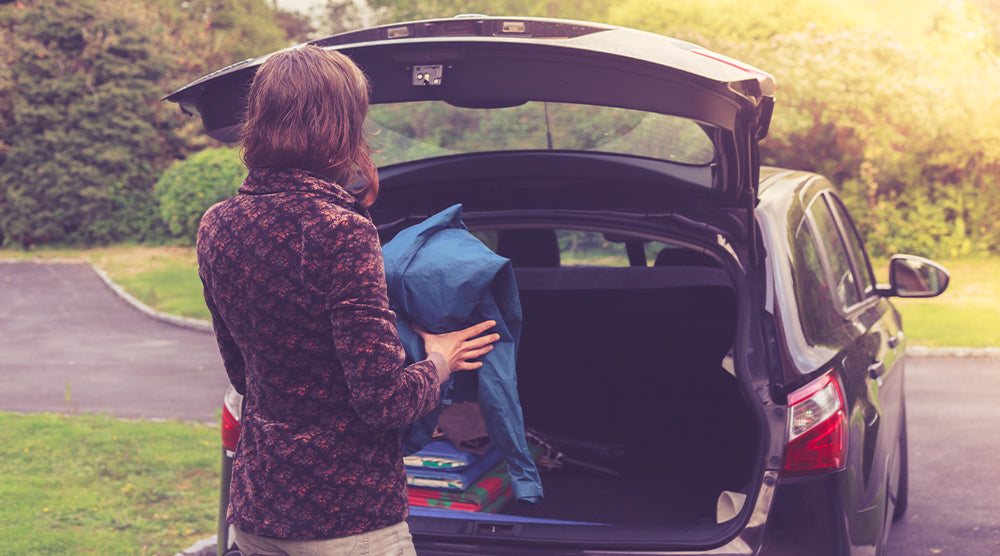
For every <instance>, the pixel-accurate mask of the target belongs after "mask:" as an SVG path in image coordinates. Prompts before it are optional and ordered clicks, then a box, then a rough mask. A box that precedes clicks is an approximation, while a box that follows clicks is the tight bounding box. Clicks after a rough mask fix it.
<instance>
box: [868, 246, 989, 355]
mask: <svg viewBox="0 0 1000 556" xmlns="http://www.w3.org/2000/svg"><path fill="white" fill-rule="evenodd" d="M942 264H944V266H945V268H947V269H948V271H949V272H950V273H951V281H950V282H949V284H948V289H947V290H946V291H945V292H944V293H943V294H941V296H939V297H934V298H930V299H895V300H894V301H893V303H894V304H895V305H896V307H898V308H899V311H900V313H901V314H902V315H903V326H904V327H905V330H906V333H907V335H908V336H909V338H910V344H911V345H922V346H929V347H989V346H1000V259H975V260H955V261H943V262H942ZM883 268H888V265H883ZM885 272H886V273H888V271H887V270H886V271H885ZM879 280H880V281H883V280H885V279H884V278H883V277H882V276H879Z"/></svg>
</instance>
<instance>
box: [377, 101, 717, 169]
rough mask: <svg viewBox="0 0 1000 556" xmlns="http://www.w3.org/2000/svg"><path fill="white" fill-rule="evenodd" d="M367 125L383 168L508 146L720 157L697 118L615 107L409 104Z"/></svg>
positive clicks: (392, 107) (382, 108)
mask: <svg viewBox="0 0 1000 556" xmlns="http://www.w3.org/2000/svg"><path fill="white" fill-rule="evenodd" d="M367 123H368V129H369V131H370V132H371V133H372V136H371V141H370V142H371V145H372V148H373V151H374V152H373V159H374V160H375V163H376V164H377V165H379V166H385V165H389V164H396V163H399V162H408V161H412V160H419V159H422V158H431V157H436V156H447V155H453V154H461V153H473V152H489V151H506V150H571V151H596V152H609V153H620V154H628V155H633V156H641V157H648V158H656V159H660V160H668V161H671V162H678V163H682V164H692V165H706V164H709V163H711V162H712V161H713V160H714V158H715V148H714V146H713V144H712V141H711V139H710V138H709V137H708V135H707V134H706V133H705V130H704V129H702V127H701V126H700V125H698V124H697V123H695V122H693V121H691V120H687V119H684V118H678V117H674V116H667V115H663V114H656V113H651V112H642V111H638V110H628V109H624V108H613V107H607V106H591V105H583V104H566V103H557V102H527V103H524V104H521V105H518V106H511V107H505V108H459V107H456V106H451V105H449V104H447V103H444V102H440V101H426V102H406V103H396V104H378V105H374V106H372V107H371V108H370V110H369V113H368V121H367Z"/></svg>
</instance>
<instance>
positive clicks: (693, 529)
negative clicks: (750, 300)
mask: <svg viewBox="0 0 1000 556" xmlns="http://www.w3.org/2000/svg"><path fill="white" fill-rule="evenodd" d="M549 232H551V231H549ZM549 232H547V233H546V234H545V235H546V237H551V239H548V240H545V241H541V240H540V238H541V235H538V234H536V233H535V232H531V233H525V234H523V237H522V238H521V240H520V241H517V242H507V241H505V240H504V235H503V232H500V234H499V238H498V237H497V236H483V237H484V238H485V239H484V241H485V242H486V243H487V244H488V245H490V246H491V247H492V248H493V249H494V250H495V251H496V252H497V253H499V254H501V255H503V256H505V257H508V258H509V259H510V260H511V262H512V264H513V266H514V271H515V276H516V279H517V284H518V292H519V296H520V303H521V311H522V317H523V319H522V328H521V337H520V345H519V349H518V355H517V380H518V393H519V397H520V402H521V407H522V410H523V414H524V422H525V426H526V428H527V429H528V432H529V445H531V444H533V440H537V439H538V438H540V439H542V440H543V441H545V443H547V444H548V445H549V446H551V447H552V448H553V449H554V451H551V452H548V453H545V445H544V444H542V446H543V447H542V448H537V450H539V451H542V452H543V453H545V455H548V456H552V455H556V454H561V456H562V459H561V465H549V463H551V462H550V461H548V460H551V458H546V457H541V458H540V459H539V457H537V454H536V460H537V461H539V471H540V474H541V479H542V485H543V488H544V493H545V496H544V500H543V501H542V502H541V503H540V504H538V505H534V506H529V505H523V504H519V503H515V502H511V503H509V504H507V505H506V506H504V507H503V508H502V509H501V510H500V511H499V513H498V514H486V513H476V514H471V515H462V516H458V515H455V514H468V513H469V512H448V514H435V513H433V512H428V511H426V509H425V508H416V507H411V514H412V516H417V519H413V518H412V517H411V524H413V525H415V528H414V533H415V534H416V535H417V536H418V537H420V536H421V535H435V534H436V533H435V532H437V534H445V535H449V534H458V535H465V534H468V531H470V529H467V528H465V526H461V525H458V522H452V520H448V522H452V523H453V524H452V525H447V524H446V523H445V522H443V521H441V520H437V519H435V518H440V517H456V518H459V519H461V520H462V521H465V522H468V520H479V521H481V522H483V523H495V522H503V521H504V520H507V519H510V520H514V521H513V522H514V523H518V524H521V526H519V528H518V529H516V530H517V531H518V533H516V535H518V536H519V537H520V538H521V539H522V540H527V539H530V538H535V539H536V540H547V542H548V541H556V540H557V539H558V540H560V541H567V542H585V541H584V539H586V540H587V542H592V543H596V544H602V543H611V544H609V546H618V545H622V543H625V544H629V543H632V542H638V541H639V540H640V539H642V542H652V543H654V544H653V545H651V546H668V545H673V543H675V542H679V543H681V544H679V545H676V546H689V547H690V546H703V545H704V544H705V543H717V542H719V541H720V540H722V539H723V538H725V537H724V535H727V534H729V533H726V532H725V531H727V530H728V531H733V529H731V528H729V527H728V526H730V525H732V524H733V522H729V523H722V522H723V521H725V520H728V519H730V518H731V517H733V516H732V515H729V516H726V517H725V519H723V520H719V519H718V517H719V516H718V513H717V504H718V502H719V498H720V495H722V494H723V492H725V491H730V492H735V493H747V492H753V491H755V489H753V488H750V486H749V484H750V482H751V480H752V477H754V476H755V475H754V474H755V471H756V468H757V467H758V462H757V458H758V457H759V444H760V434H759V431H758V430H757V425H756V423H757V421H756V418H755V416H754V414H753V412H752V411H751V410H750V408H749V407H748V405H747V403H746V401H745V400H744V398H743V395H742V394H741V390H740V387H739V385H738V383H737V379H736V378H735V376H734V375H733V373H732V369H733V365H732V359H731V350H732V347H733V340H734V337H735V333H736V324H737V314H738V298H737V289H736V287H735V285H734V284H733V282H732V280H733V279H732V277H731V276H730V274H729V273H728V271H726V270H725V269H723V268H722V267H721V264H720V263H719V262H718V261H716V260H715V259H713V258H712V257H710V256H708V255H705V254H704V253H700V252H696V251H694V250H691V249H687V248H682V247H678V246H676V245H674V246H670V245H669V244H662V243H657V242H652V243H650V242H648V241H645V240H643V241H644V242H643V243H640V244H639V246H638V249H635V248H634V247H635V245H632V246H630V248H629V253H628V256H627V257H625V255H624V251H625V247H626V244H627V243H629V242H630V241H629V240H627V239H622V238H618V239H612V240H611V241H612V242H617V243H618V244H619V247H620V248H621V250H622V252H623V254H622V255H621V257H619V259H618V261H617V262H616V263H614V264H604V263H601V264H590V263H588V262H581V261H580V259H579V258H576V257H574V256H567V251H568V249H567V244H568V243H573V242H568V241H567V240H566V237H567V236H561V238H560V240H559V242H558V244H556V242H555V234H554V233H549ZM595 233H596V232H595ZM518 235H521V234H518ZM597 235H601V234H597ZM570 237H577V236H570ZM609 237H612V238H613V237H614V236H613V235H612V236H608V235H604V236H603V238H604V239H607V238H609ZM481 239H483V238H481ZM578 239H579V238H578ZM575 241H576V240H574V242H575ZM632 243H633V244H634V243H635V242H632ZM607 247H608V243H607V242H604V243H603V244H602V247H601V249H602V250H606V249H607ZM643 251H644V252H643ZM602 252H603V251H602ZM560 257H561V259H562V260H560ZM727 368H728V370H727ZM533 436H534V437H535V438H532V437H533ZM534 444H536V445H537V444H538V443H537V442H534ZM557 459H558V458H557ZM738 510H739V508H737V511H738ZM419 516H425V517H427V518H430V519H429V520H426V519H421V518H420V517H419ZM570 523H571V524H573V525H574V526H573V527H570V528H568V529H567V528H566V527H565V525H567V524H570ZM581 523H582V524H593V525H596V527H584V528H581V527H579V525H580V524H581ZM720 523H721V524H720ZM529 525H530V527H526V526H529ZM553 525H555V526H556V527H555V528H553V527H552V526H553ZM471 527H473V529H472V530H476V531H478V530H479V529H476V528H475V527H477V526H475V525H472V526H471ZM487 530H489V531H493V529H492V528H490V527H487ZM685 539H686V540H685Z"/></svg>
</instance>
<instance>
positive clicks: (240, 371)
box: [205, 289, 247, 395]
mask: <svg viewBox="0 0 1000 556" xmlns="http://www.w3.org/2000/svg"><path fill="white" fill-rule="evenodd" d="M205 304H206V305H208V312H209V313H210V314H211V315H212V328H214V329H215V341H216V343H218V344H219V353H220V354H221V355H222V365H223V366H224V367H225V369H226V374H227V375H229V383H230V384H232V385H233V388H235V389H236V391H237V392H239V393H240V394H242V395H246V393H247V392H246V390H247V378H246V360H245V359H243V352H241V351H240V348H239V346H237V345H236V341H235V340H233V335H232V333H230V332H229V328H228V327H227V326H226V322H225V321H224V320H222V316H221V315H220V314H219V310H218V308H217V307H216V306H215V301H214V300H213V299H212V296H211V294H210V293H209V291H208V289H206V290H205Z"/></svg>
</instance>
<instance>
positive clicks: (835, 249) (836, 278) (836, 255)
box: [807, 196, 861, 309]
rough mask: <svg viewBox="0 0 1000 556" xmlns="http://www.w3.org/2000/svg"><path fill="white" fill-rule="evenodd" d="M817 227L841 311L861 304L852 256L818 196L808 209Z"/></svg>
mask: <svg viewBox="0 0 1000 556" xmlns="http://www.w3.org/2000/svg"><path fill="white" fill-rule="evenodd" d="M807 212H808V213H809V216H810V217H811V219H812V221H813V223H814V224H815V226H816V235H817V239H818V240H819V242H820V244H821V245H822V250H823V252H824V253H825V254H826V260H827V265H828V267H829V270H830V278H831V279H832V280H833V282H832V285H833V291H834V295H835V296H836V299H837V300H838V302H839V304H840V308H841V309H847V308H848V307H850V306H852V305H855V304H857V303H860V302H861V293H860V291H859V289H858V284H857V281H856V280H855V277H854V271H853V270H852V268H851V262H850V256H849V255H848V254H847V248H846V247H845V246H844V241H843V239H842V238H841V235H840V229H839V228H838V226H837V222H836V220H834V219H833V214H832V213H831V212H830V208H829V206H827V204H826V202H825V201H824V197H823V196H817V197H816V199H814V200H813V202H812V204H810V205H809V208H808V209H807Z"/></svg>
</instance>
